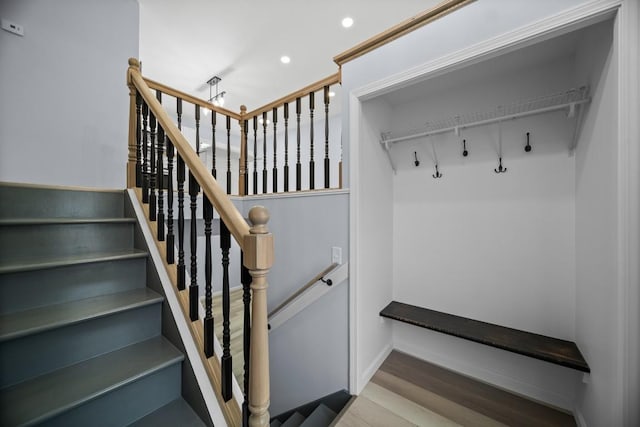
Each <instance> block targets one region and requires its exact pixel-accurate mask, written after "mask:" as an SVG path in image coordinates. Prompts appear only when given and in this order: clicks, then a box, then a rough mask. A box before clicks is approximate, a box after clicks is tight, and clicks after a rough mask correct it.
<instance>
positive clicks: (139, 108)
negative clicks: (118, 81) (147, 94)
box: [136, 90, 144, 188]
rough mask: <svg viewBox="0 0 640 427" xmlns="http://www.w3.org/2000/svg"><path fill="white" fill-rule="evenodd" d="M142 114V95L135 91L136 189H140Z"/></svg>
mask: <svg viewBox="0 0 640 427" xmlns="http://www.w3.org/2000/svg"><path fill="white" fill-rule="evenodd" d="M141 113H142V95H140V92H139V91H137V90H136V187H138V188H140V187H142V159H141V157H142V153H141V151H140V150H141V149H142V133H143V132H144V130H143V129H142V123H141V121H140V114H141Z"/></svg>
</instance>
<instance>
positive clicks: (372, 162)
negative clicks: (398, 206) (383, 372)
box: [350, 102, 393, 393]
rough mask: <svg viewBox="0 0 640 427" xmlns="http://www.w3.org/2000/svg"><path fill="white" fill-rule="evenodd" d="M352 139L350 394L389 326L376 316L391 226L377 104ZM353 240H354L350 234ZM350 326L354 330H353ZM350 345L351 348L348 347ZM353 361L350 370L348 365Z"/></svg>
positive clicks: (382, 117)
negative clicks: (354, 172)
mask: <svg viewBox="0 0 640 427" xmlns="http://www.w3.org/2000/svg"><path fill="white" fill-rule="evenodd" d="M360 117H361V121H360V123H359V130H358V134H359V135H358V139H357V141H353V142H352V144H354V147H352V148H353V149H355V150H357V151H355V152H356V153H357V155H358V158H357V163H358V167H357V170H358V175H357V177H354V176H352V177H351V178H352V179H353V181H352V182H353V187H355V191H354V189H353V188H352V191H354V193H355V195H354V193H352V200H351V205H350V206H351V223H350V228H351V248H352V253H353V254H354V256H353V257H352V258H351V262H352V268H351V275H352V283H353V280H357V283H358V287H357V288H354V287H352V289H351V291H350V292H351V293H350V300H351V301H352V304H351V310H352V313H351V322H352V324H355V325H352V330H351V334H353V336H352V337H351V340H352V347H351V358H352V362H351V363H352V364H351V369H352V372H351V385H350V386H351V391H352V392H353V393H359V392H360V391H361V390H362V388H364V386H365V385H366V383H367V382H368V381H369V379H370V377H371V376H372V375H373V374H374V373H375V371H376V369H377V368H378V365H379V364H380V363H382V361H383V360H384V358H385V357H386V355H387V354H388V352H389V351H390V350H391V325H390V324H389V323H388V322H384V321H383V320H382V318H381V317H380V316H379V312H380V310H382V309H383V308H384V307H385V306H386V305H387V304H388V303H389V302H390V301H391V297H392V280H393V270H392V268H393V264H392V262H393V241H392V235H391V233H390V231H391V229H392V227H393V204H392V198H393V189H392V182H393V181H392V178H391V175H392V171H391V167H390V166H389V162H388V161H387V157H386V155H385V154H384V152H383V151H382V148H381V147H380V145H379V144H376V143H372V142H373V141H376V140H377V138H378V137H379V135H380V132H381V131H382V129H385V128H386V127H388V125H389V117H390V110H389V108H388V107H387V106H386V105H384V104H383V103H379V102H372V103H363V104H362V111H361V115H360ZM354 235H355V236H357V239H354V238H353V236H354ZM353 326H355V331H354V329H353ZM354 342H355V348H354V347H353V343H354ZM354 362H355V366H354Z"/></svg>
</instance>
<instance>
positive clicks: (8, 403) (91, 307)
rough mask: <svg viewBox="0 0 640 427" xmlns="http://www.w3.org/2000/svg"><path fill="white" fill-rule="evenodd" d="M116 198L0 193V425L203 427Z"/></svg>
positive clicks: (28, 190)
mask: <svg viewBox="0 0 640 427" xmlns="http://www.w3.org/2000/svg"><path fill="white" fill-rule="evenodd" d="M124 212H125V194H124V193H123V192H122V191H83V190H69V189H47V188H39V187H35V186H28V185H11V184H3V185H0V425H2V426H7V427H8V426H27V425H35V424H44V425H48V426H49V425H50V426H89V425H91V426H106V425H109V426H124V425H136V426H164V425H166V426H177V425H180V426H194V427H195V426H204V425H206V424H205V423H204V422H203V421H202V420H201V418H200V417H198V415H197V414H196V413H195V412H194V411H193V410H192V409H191V407H190V406H189V404H188V403H187V402H186V401H185V400H183V399H182V396H181V389H182V372H183V367H182V362H183V359H184V355H183V354H182V353H181V352H180V351H179V350H178V349H177V348H176V347H174V346H173V345H172V344H171V343H170V342H169V341H168V340H167V339H166V338H165V337H164V336H163V335H162V310H163V308H162V303H163V297H162V295H160V294H158V293H156V292H154V291H152V290H151V289H149V288H147V253H146V252H144V251H141V250H137V249H136V248H135V247H134V231H135V226H136V224H135V219H133V218H127V217H125V215H124Z"/></svg>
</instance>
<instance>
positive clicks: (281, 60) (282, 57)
mask: <svg viewBox="0 0 640 427" xmlns="http://www.w3.org/2000/svg"><path fill="white" fill-rule="evenodd" d="M280 62H282V63H283V64H288V63H289V62H291V58H289V57H288V56H287V55H284V56H281V57H280Z"/></svg>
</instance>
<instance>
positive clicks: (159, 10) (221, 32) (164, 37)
mask: <svg viewBox="0 0 640 427" xmlns="http://www.w3.org/2000/svg"><path fill="white" fill-rule="evenodd" d="M138 1H139V3H140V60H141V61H142V72H143V75H144V76H145V77H148V78H151V79H153V80H156V81H159V82H161V83H164V84H166V85H169V86H171V87H173V88H175V89H178V90H181V91H184V92H187V93H189V94H191V95H195V96H197V97H200V98H202V99H209V86H208V85H207V83H206V82H207V80H209V79H210V78H211V77H213V76H214V75H217V76H219V77H221V78H222V80H221V82H220V83H219V85H218V86H219V90H220V91H221V92H222V91H225V92H226V93H227V94H226V97H225V108H229V109H231V110H233V111H239V109H240V105H241V104H245V105H246V106H247V108H248V110H253V109H256V108H258V107H260V106H262V105H264V104H267V103H269V102H271V101H274V100H276V99H278V98H280V97H282V96H285V95H287V94H289V93H291V92H294V91H296V90H298V89H301V88H303V87H304V86H307V85H308V84H310V83H313V82H315V81H318V80H320V79H322V78H324V77H327V76H329V75H331V74H333V73H335V72H337V71H338V66H337V65H336V64H335V63H334V62H333V57H334V56H336V55H337V54H339V53H342V52H343V51H345V50H347V49H349V48H351V47H353V46H355V45H356V44H358V43H360V42H362V41H364V40H366V39H368V38H370V37H372V36H374V35H376V34H378V33H380V32H382V31H384V30H386V29H388V28H390V27H392V26H394V25H395V24H397V23H399V22H401V21H403V20H405V19H407V18H410V17H412V16H414V15H416V14H418V13H420V12H422V11H425V10H428V9H430V8H432V7H433V6H435V5H436V4H438V3H439V0H394V1H393V2H390V1H388V0H322V1H310V0H270V1H251V0H224V1H220V0H182V1H179V2H178V1H175V0H138ZM347 16H349V17H351V18H353V20H354V24H353V26H352V27H351V28H343V27H342V25H341V21H342V19H343V18H345V17H347ZM283 55H287V56H289V57H290V58H291V62H290V63H289V64H283V63H281V62H280V57H281V56H283ZM214 92H215V89H214ZM214 94H215V93H214Z"/></svg>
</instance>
